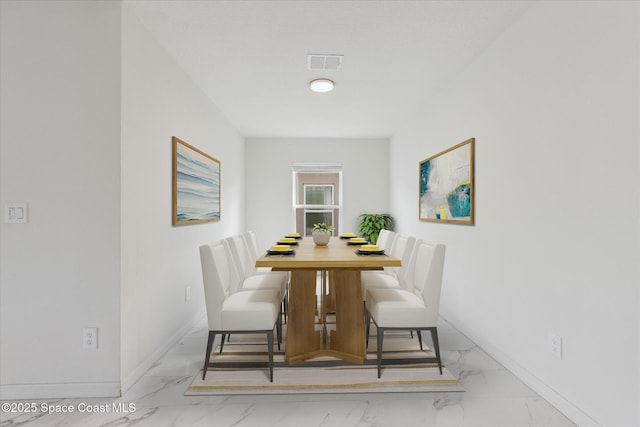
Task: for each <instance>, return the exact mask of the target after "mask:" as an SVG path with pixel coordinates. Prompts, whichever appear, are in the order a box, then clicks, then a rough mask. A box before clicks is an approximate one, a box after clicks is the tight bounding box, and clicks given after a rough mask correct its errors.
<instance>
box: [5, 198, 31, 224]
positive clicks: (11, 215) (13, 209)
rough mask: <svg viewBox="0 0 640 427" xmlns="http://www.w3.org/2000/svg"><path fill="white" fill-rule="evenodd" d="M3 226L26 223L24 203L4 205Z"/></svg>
mask: <svg viewBox="0 0 640 427" xmlns="http://www.w3.org/2000/svg"><path fill="white" fill-rule="evenodd" d="M4 222H5V224H25V223H27V222H28V215H27V204H26V203H5V205H4Z"/></svg>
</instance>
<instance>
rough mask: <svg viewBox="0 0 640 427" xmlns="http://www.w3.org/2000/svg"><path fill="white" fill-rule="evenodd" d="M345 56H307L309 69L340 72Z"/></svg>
mask: <svg viewBox="0 0 640 427" xmlns="http://www.w3.org/2000/svg"><path fill="white" fill-rule="evenodd" d="M343 56H344V55H320V54H309V55H307V67H308V68H309V69H310V70H339V69H340V67H342V58H343Z"/></svg>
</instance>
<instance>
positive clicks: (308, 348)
mask: <svg viewBox="0 0 640 427" xmlns="http://www.w3.org/2000/svg"><path fill="white" fill-rule="evenodd" d="M316 277H317V272H316V271H315V270H294V271H292V272H291V286H290V287H289V317H288V320H287V341H286V351H285V354H286V356H287V362H288V363H289V365H293V364H296V363H299V362H303V361H305V360H309V359H314V358H316V357H320V356H332V357H336V358H339V359H343V360H347V361H349V362H353V363H358V364H363V363H364V362H365V360H366V352H367V349H366V344H365V336H364V309H363V305H362V300H363V298H362V287H361V285H360V270H332V271H329V282H330V283H331V286H332V287H333V289H335V301H336V329H335V330H334V331H331V334H330V335H329V337H328V338H329V339H328V340H327V335H326V325H325V324H323V325H322V326H323V328H322V332H321V331H316V330H315V314H316V308H317V298H316ZM320 310H321V311H322V310H323V307H322V306H321V308H320ZM319 317H320V318H321V319H323V318H324V316H323V315H322V313H321V315H320V316H319Z"/></svg>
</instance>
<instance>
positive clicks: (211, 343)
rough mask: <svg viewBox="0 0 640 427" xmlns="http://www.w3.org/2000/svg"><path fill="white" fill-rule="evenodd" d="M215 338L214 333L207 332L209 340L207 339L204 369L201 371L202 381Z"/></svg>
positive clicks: (205, 374)
mask: <svg viewBox="0 0 640 427" xmlns="http://www.w3.org/2000/svg"><path fill="white" fill-rule="evenodd" d="M215 338H216V333H215V332H213V331H209V338H208V339H207V352H206V353H205V354H204V368H203V369H202V379H203V380H204V378H205V377H206V376H207V368H208V367H209V358H210V357H211V349H212V347H213V340H215Z"/></svg>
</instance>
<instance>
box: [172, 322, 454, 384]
mask: <svg viewBox="0 0 640 427" xmlns="http://www.w3.org/2000/svg"><path fill="white" fill-rule="evenodd" d="M285 331H286V328H285ZM372 334H375V330H373V331H372ZM285 343H286V333H285V340H283V344H282V345H281V348H280V350H279V351H277V350H274V370H273V382H269V368H268V367H267V360H268V357H267V352H266V339H265V336H264V335H263V334H262V335H258V334H256V335H253V334H250V335H232V337H231V340H230V342H227V343H225V345H224V349H223V352H222V353H219V352H218V350H216V351H214V352H213V353H212V355H211V359H210V361H211V362H212V363H214V364H215V366H214V367H210V368H209V369H208V370H207V377H206V379H205V380H204V381H203V380H202V371H200V372H199V373H198V374H197V375H196V376H195V378H194V380H193V382H192V383H191V385H190V386H189V388H188V389H187V390H186V392H185V395H186V396H204V395H238V394H303V393H390V392H454V391H464V388H463V387H462V386H461V385H460V383H459V382H458V380H457V379H456V378H455V377H454V376H453V375H452V374H451V373H450V372H449V371H448V370H447V369H446V367H445V366H443V369H442V375H440V371H439V369H438V365H437V363H435V362H433V360H432V359H433V358H434V354H433V352H432V351H431V350H430V349H429V348H427V347H424V350H420V346H419V343H418V340H417V338H415V337H413V338H412V337H411V336H410V334H409V333H408V332H406V333H405V332H390V333H385V337H384V352H383V366H382V375H381V378H378V373H377V365H376V363H377V362H376V351H375V349H376V339H375V335H373V336H371V337H370V338H369V347H368V348H369V351H368V352H367V362H366V363H365V364H364V365H356V364H352V363H349V362H345V361H342V360H339V359H335V358H333V357H328V356H327V357H319V358H316V359H313V360H311V361H307V362H302V363H299V364H297V365H294V366H289V365H288V364H287V363H286V362H285V357H284V344H285Z"/></svg>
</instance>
